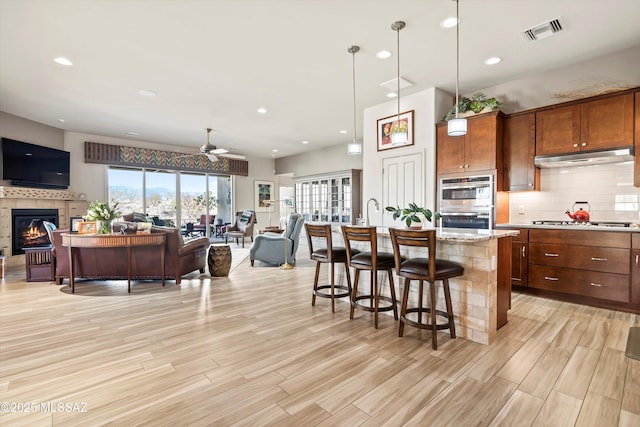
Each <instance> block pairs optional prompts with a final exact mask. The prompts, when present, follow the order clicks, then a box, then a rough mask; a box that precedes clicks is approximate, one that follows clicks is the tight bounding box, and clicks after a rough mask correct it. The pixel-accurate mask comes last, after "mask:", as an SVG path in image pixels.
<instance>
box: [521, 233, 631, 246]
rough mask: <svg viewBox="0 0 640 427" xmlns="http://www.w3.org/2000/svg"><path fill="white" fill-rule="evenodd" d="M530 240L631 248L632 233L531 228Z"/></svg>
mask: <svg viewBox="0 0 640 427" xmlns="http://www.w3.org/2000/svg"><path fill="white" fill-rule="evenodd" d="M529 242H536V243H558V244H563V245H584V246H596V247H607V248H630V247H631V233H621V232H617V231H583V230H564V229H563V230H529Z"/></svg>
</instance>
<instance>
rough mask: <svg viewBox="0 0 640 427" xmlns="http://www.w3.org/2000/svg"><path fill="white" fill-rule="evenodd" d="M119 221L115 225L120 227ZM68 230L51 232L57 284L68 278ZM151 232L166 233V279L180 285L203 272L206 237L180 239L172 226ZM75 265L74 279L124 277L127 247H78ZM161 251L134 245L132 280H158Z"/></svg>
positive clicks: (207, 241)
mask: <svg viewBox="0 0 640 427" xmlns="http://www.w3.org/2000/svg"><path fill="white" fill-rule="evenodd" d="M121 224H122V223H117V224H114V230H119V228H120V225H121ZM68 232H69V230H67V229H57V230H54V231H53V233H52V234H53V253H54V256H55V261H56V272H55V278H56V284H58V285H61V284H62V282H63V280H64V279H68V278H69V248H67V247H66V246H62V236H61V233H68ZM151 233H166V235H167V238H166V243H165V245H166V246H165V278H166V279H175V281H176V284H177V285H179V284H180V281H181V280H182V276H183V275H185V274H187V273H191V272H192V271H194V270H199V271H200V273H204V269H205V265H206V262H207V248H208V247H209V240H208V239H207V238H206V237H200V238H196V239H193V240H189V241H188V242H183V240H182V235H181V233H180V230H178V229H176V228H171V227H160V226H153V227H151ZM75 253H76V258H75V264H74V275H75V277H76V278H83V279H93V280H108V279H127V268H128V261H127V249H126V248H99V249H98V248H96V249H94V248H77V249H76V250H75ZM159 259H160V251H159V249H158V247H157V246H149V247H136V248H134V249H133V250H132V252H131V278H132V279H161V278H162V266H161V265H160V263H159V262H158V261H159Z"/></svg>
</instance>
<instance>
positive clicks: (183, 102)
mask: <svg viewBox="0 0 640 427" xmlns="http://www.w3.org/2000/svg"><path fill="white" fill-rule="evenodd" d="M449 16H455V2H453V1H451V0H420V1H418V0H387V1H383V0H288V1H287V0H277V1H276V0H274V1H271V0H182V1H180V0H156V1H151V0H149V1H144V0H119V1H115V0H109V1H108V0H0V111H4V112H7V113H10V114H14V115H17V116H21V117H25V118H27V119H31V120H35V121H37V122H41V123H45V124H48V125H51V126H55V127H58V128H62V129H66V130H70V131H75V132H86V133H91V134H97V135H105V136H111V137H118V138H131V137H127V136H126V133H127V132H136V133H139V134H140V136H139V137H137V139H139V140H143V141H151V142H158V143H163V144H170V145H178V146H185V150H193V151H194V152H195V151H197V147H198V146H199V145H200V144H202V143H204V142H205V141H206V132H205V128H206V127H213V128H214V134H213V141H212V142H213V143H214V144H216V145H217V146H219V147H224V148H230V149H232V151H235V152H238V153H245V154H252V155H255V156H260V157H271V156H273V154H272V150H273V149H277V150H279V151H278V152H277V154H276V156H277V157H282V156H287V155H291V154H295V153H299V152H302V151H306V150H311V149H317V148H320V147H324V146H329V145H335V144H341V143H344V144H346V143H348V142H349V141H350V140H351V139H352V138H353V135H352V133H353V104H352V96H353V93H352V80H351V73H352V68H351V63H352V62H351V60H352V58H351V54H350V53H348V52H347V48H348V47H349V46H351V45H352V44H356V45H359V46H360V48H361V51H360V53H358V54H356V57H355V59H356V79H357V106H358V108H357V110H358V114H357V115H358V129H359V130H358V134H359V135H361V128H362V110H363V109H364V108H366V107H369V106H372V105H377V104H381V103H385V102H389V98H387V97H386V96H385V95H386V92H387V90H386V89H384V88H381V87H379V84H380V83H382V82H385V81H387V80H389V79H392V78H394V77H395V76H396V73H397V70H396V57H395V56H393V57H392V58H391V59H387V60H380V59H377V58H376V57H375V53H376V52H377V51H378V50H380V49H388V50H391V51H393V52H394V53H395V50H396V49H395V46H396V33H395V32H394V31H393V30H391V24H392V23H393V22H394V21H396V20H404V21H406V23H407V26H406V28H405V29H404V30H402V31H401V32H400V43H401V44H400V58H401V74H402V76H403V77H404V78H406V79H408V80H409V81H411V82H413V83H414V86H412V87H411V88H408V89H404V90H403V91H402V94H409V93H413V92H416V91H419V90H423V89H426V88H429V87H439V88H442V89H444V90H446V91H449V92H454V90H455V29H450V30H443V29H442V28H440V26H439V23H440V22H441V21H442V20H443V19H444V18H446V17H449ZM558 17H560V19H561V22H562V24H563V25H564V27H565V31H564V32H562V33H559V34H557V35H555V36H554V37H551V38H548V39H544V40H540V41H537V42H533V43H532V42H528V41H526V40H525V39H524V38H523V37H522V36H521V34H520V33H521V32H522V31H523V30H525V29H528V28H530V27H532V26H535V25H538V24H540V23H543V22H546V21H549V20H551V19H554V18H558ZM639 17H640V1H639V0H460V18H461V19H460V21H461V25H460V64H461V69H460V84H461V88H460V92H461V93H471V92H473V91H476V90H480V89H484V88H488V87H491V86H493V85H496V84H499V83H503V82H507V81H511V80H515V79H517V78H521V77H525V76H527V75H533V74H538V73H540V72H543V71H546V70H550V69H554V68H559V67H563V66H566V65H569V64H573V63H576V62H580V61H584V60H587V59H590V58H595V57H598V56H602V55H604V54H607V53H611V52H616V51H620V50H623V49H627V48H629V47H633V46H637V45H640V24H639V23H638V22H639V21H638V20H639ZM492 55H498V56H500V57H502V58H504V61H503V62H502V63H501V64H499V65H496V66H493V67H489V66H486V65H484V64H483V61H484V59H486V58H487V57H489V56H492ZM57 56H65V57H67V58H69V59H71V60H72V61H73V63H74V65H73V66H72V67H63V66H60V65H58V64H56V63H54V62H53V58H55V57H57ZM636 72H637V70H636ZM142 89H146V90H153V91H155V92H157V94H158V95H157V96H156V97H144V96H141V95H139V94H138V91H139V90H142ZM258 107H265V108H267V109H268V113H267V114H265V115H260V114H258V113H257V112H256V110H257V108H258ZM57 119H64V120H65V122H64V123H59V122H58V121H57ZM340 130H347V131H348V133H347V134H341V133H339V131H340ZM132 139H133V138H132ZM302 140H308V141H309V144H307V145H303V144H301V141H302Z"/></svg>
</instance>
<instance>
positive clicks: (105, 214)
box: [82, 200, 120, 234]
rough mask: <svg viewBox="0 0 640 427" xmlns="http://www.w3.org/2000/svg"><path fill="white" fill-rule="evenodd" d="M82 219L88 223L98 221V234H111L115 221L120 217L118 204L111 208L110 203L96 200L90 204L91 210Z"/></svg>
mask: <svg viewBox="0 0 640 427" xmlns="http://www.w3.org/2000/svg"><path fill="white" fill-rule="evenodd" d="M82 217H83V218H84V219H85V220H86V221H96V226H97V227H96V228H97V229H98V234H111V231H112V222H113V220H114V219H116V218H118V217H120V212H119V211H118V203H117V202H116V203H114V204H113V205H112V206H110V205H109V204H108V203H105V202H99V201H97V200H96V201H95V202H91V203H89V209H87V213H86V214H85V215H83V216H82Z"/></svg>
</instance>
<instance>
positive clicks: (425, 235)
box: [389, 228, 464, 350]
mask: <svg viewBox="0 0 640 427" xmlns="http://www.w3.org/2000/svg"><path fill="white" fill-rule="evenodd" d="M389 231H390V233H391V244H392V246H393V255H394V259H395V266H396V274H397V275H398V276H401V277H404V278H405V280H404V292H403V295H402V305H401V307H400V326H399V327H398V336H400V337H401V336H402V334H403V332H404V324H405V323H406V324H408V325H411V326H415V327H416V328H420V329H431V346H432V347H433V349H434V350H437V349H438V338H437V331H438V330H441V329H449V333H450V334H451V338H455V337H456V326H455V323H454V319H453V309H452V308H451V293H450V292H449V279H450V278H452V277H457V276H462V274H463V273H464V268H463V267H462V266H461V265H460V264H457V263H455V262H452V261H447V260H441V259H437V258H436V231H435V230H408V229H399V228H391V229H390V230H389ZM402 247H409V248H427V250H428V257H425V258H409V259H407V258H405V257H403V256H402V254H401V253H400V250H401V248H402ZM412 280H419V281H420V285H419V286H420V288H419V289H418V306H417V307H411V308H407V302H408V300H409V288H410V286H411V281H412ZM436 280H442V288H443V290H444V301H445V304H446V307H447V311H446V312H444V311H442V310H437V309H436V285H435V282H436ZM425 281H426V282H428V283H429V307H428V308H423V307H422V297H423V284H424V282H425ZM423 312H424V313H426V314H430V321H429V319H426V320H425V321H424V322H423V321H422V313H423ZM407 313H418V316H417V321H414V320H411V319H409V318H407ZM436 316H441V317H444V318H445V319H446V323H440V324H439V323H437V320H436Z"/></svg>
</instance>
